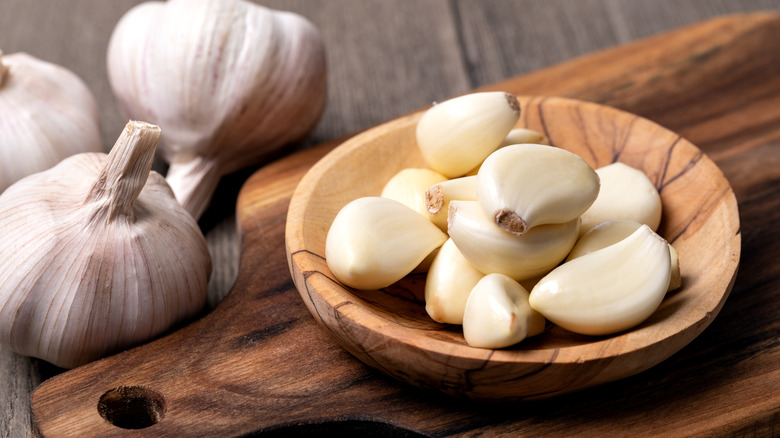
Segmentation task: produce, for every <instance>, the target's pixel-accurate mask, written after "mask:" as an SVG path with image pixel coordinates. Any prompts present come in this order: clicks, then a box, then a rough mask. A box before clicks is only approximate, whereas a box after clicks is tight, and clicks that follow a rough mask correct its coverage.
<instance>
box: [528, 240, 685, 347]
mask: <svg viewBox="0 0 780 438" xmlns="http://www.w3.org/2000/svg"><path fill="white" fill-rule="evenodd" d="M670 266H671V263H670V260H669V246H668V244H667V242H666V241H665V240H664V239H663V238H661V237H660V236H658V235H657V234H655V233H654V232H653V231H652V230H651V229H650V227H648V226H647V225H642V226H641V227H640V228H639V229H638V230H636V231H635V232H634V233H633V234H631V235H630V236H629V237H627V238H625V239H623V240H621V241H620V242H618V243H615V244H613V245H610V246H608V247H606V248H603V249H601V250H598V251H594V252H591V253H589V254H587V255H584V256H581V257H579V258H576V259H574V260H571V261H569V262H566V263H564V264H562V265H561V266H559V267H557V268H555V269H554V270H553V271H552V272H550V273H549V274H547V275H546V276H545V277H544V278H542V279H541V280H540V281H539V283H537V284H536V286H534V288H533V290H531V296H530V298H529V302H530V304H531V307H532V308H533V309H535V310H536V311H538V312H540V313H541V314H542V315H544V316H545V317H546V318H547V319H549V320H550V321H552V322H553V323H554V324H556V325H558V326H560V327H562V328H564V329H566V330H569V331H572V332H575V333H580V334H584V335H596V336H599V335H608V334H613V333H617V332H621V331H624V330H628V329H630V328H632V327H634V326H636V325H638V324H640V323H641V322H643V321H644V320H646V319H647V318H648V317H649V316H650V315H652V314H653V312H655V311H656V309H657V308H658V306H659V305H660V304H661V301H662V300H663V298H664V296H665V294H666V290H667V287H668V286H669V278H670V274H671V267H670Z"/></svg>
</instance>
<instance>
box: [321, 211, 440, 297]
mask: <svg viewBox="0 0 780 438" xmlns="http://www.w3.org/2000/svg"><path fill="white" fill-rule="evenodd" d="M446 240H447V235H446V234H445V233H444V232H442V231H441V230H439V228H438V227H436V225H434V224H433V223H432V222H431V221H429V220H428V219H427V218H426V217H424V216H423V215H421V214H419V213H417V212H416V211H414V210H412V209H411V208H409V207H407V206H406V205H404V204H401V203H400V202H398V201H396V200H393V199H389V198H382V197H373V196H369V197H364V198H358V199H356V200H354V201H352V202H350V203H349V204H347V205H345V206H344V207H343V208H342V209H341V210H339V212H338V214H337V215H336V217H335V218H334V219H333V223H332V224H331V226H330V229H329V230H328V235H327V237H326V239H325V259H326V261H327V263H328V268H330V270H331V272H333V274H334V275H335V276H336V278H337V279H338V280H339V281H341V282H342V283H344V284H345V285H347V286H350V287H354V288H356V289H380V288H383V287H387V286H389V285H391V284H393V283H395V282H396V281H398V280H400V279H402V278H403V277H405V276H406V275H407V274H409V273H410V272H412V270H414V269H415V267H417V266H418V265H419V264H420V263H422V262H423V261H424V260H425V259H426V258H427V257H428V256H429V255H430V254H431V252H433V251H435V250H436V249H438V248H439V247H440V246H441V245H442V244H443V243H444V242H445V241H446Z"/></svg>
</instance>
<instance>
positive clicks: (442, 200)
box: [425, 176, 477, 231]
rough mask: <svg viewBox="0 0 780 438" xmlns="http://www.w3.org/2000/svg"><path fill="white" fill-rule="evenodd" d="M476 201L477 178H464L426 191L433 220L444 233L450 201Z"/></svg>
mask: <svg viewBox="0 0 780 438" xmlns="http://www.w3.org/2000/svg"><path fill="white" fill-rule="evenodd" d="M452 200H459V201H476V200H477V177H476V176H464V177H460V178H454V179H449V180H447V181H443V182H440V183H438V184H434V185H432V186H430V187H429V188H428V190H426V191H425V204H426V208H427V210H428V213H430V214H431V220H432V221H433V223H434V224H436V226H437V227H439V228H440V229H441V230H442V231H447V214H448V211H449V205H450V201H452Z"/></svg>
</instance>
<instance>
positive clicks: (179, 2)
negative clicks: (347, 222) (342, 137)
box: [107, 0, 327, 219]
mask: <svg viewBox="0 0 780 438" xmlns="http://www.w3.org/2000/svg"><path fill="white" fill-rule="evenodd" d="M107 63H108V65H107V67H108V76H109V80H110V84H111V88H112V90H113V91H114V94H115V95H116V97H117V100H118V102H119V104H120V108H121V110H122V112H123V113H124V114H125V116H126V117H129V118H135V119H142V120H148V121H150V122H154V123H156V124H158V125H160V126H163V127H164V128H165V133H164V135H163V137H162V138H161V143H160V147H159V154H160V156H161V157H162V158H163V159H164V160H165V161H166V162H168V163H169V164H170V167H169V170H168V174H167V175H166V177H167V179H168V182H169V184H170V186H171V188H172V189H173V191H174V193H175V194H176V198H177V199H178V200H179V201H180V202H181V203H182V205H184V206H185V208H187V210H188V211H190V212H191V213H192V215H193V217H195V218H196V219H197V218H199V217H200V216H201V214H202V212H203V210H204V209H205V208H206V207H207V206H208V203H209V201H210V199H211V197H212V195H213V192H214V190H215V188H216V187H217V184H218V182H219V180H220V177H222V176H223V175H227V174H229V173H232V172H235V171H237V170H240V169H244V168H248V167H250V166H253V165H257V164H260V163H262V162H263V161H264V160H268V159H269V158H271V157H272V156H273V154H275V153H276V152H277V151H278V150H279V149H280V148H281V147H283V146H284V145H287V144H291V143H293V142H296V141H298V140H300V139H302V138H303V137H304V136H305V135H307V134H308V133H309V132H311V131H312V130H313V129H314V127H315V125H316V124H317V122H318V121H319V119H320V117H321V115H322V113H323V110H324V107H325V102H326V98H327V96H326V87H327V74H326V56H325V47H324V43H323V40H322V38H321V36H320V34H319V32H318V31H317V29H316V28H315V27H314V25H313V24H312V23H311V22H310V21H308V20H307V19H305V18H304V17H302V16H300V15H297V14H294V13H290V12H282V11H276V10H272V9H269V8H266V7H263V6H260V5H257V4H255V3H253V2H249V1H243V0H169V1H166V2H156V1H155V2H145V3H141V4H139V5H137V6H135V7H133V8H132V9H130V10H129V11H128V12H127V13H126V14H125V15H124V16H123V17H122V18H121V19H120V21H119V22H118V23H117V25H116V28H115V29H114V31H113V33H112V35H111V40H110V41H109V46H108V53H107Z"/></svg>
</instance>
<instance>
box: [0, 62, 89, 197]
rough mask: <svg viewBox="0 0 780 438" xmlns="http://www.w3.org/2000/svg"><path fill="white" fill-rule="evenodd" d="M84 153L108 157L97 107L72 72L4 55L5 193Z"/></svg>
mask: <svg viewBox="0 0 780 438" xmlns="http://www.w3.org/2000/svg"><path fill="white" fill-rule="evenodd" d="M82 152H103V144H102V141H101V139H100V129H99V121H98V110H97V103H96V102H95V98H94V97H93V95H92V93H91V92H90V91H89V89H88V88H87V86H86V85H85V84H84V82H83V81H82V80H81V79H79V77H78V76H76V75H75V74H73V73H72V72H71V71H69V70H67V69H65V68H63V67H60V66H58V65H55V64H52V63H49V62H45V61H42V60H40V59H37V58H35V57H33V56H30V55H28V54H26V53H13V54H10V55H5V56H3V53H2V52H0V193H2V192H3V190H5V189H6V188H7V187H8V186H10V185H11V184H13V183H15V182H16V181H18V180H20V179H22V178H23V177H25V176H27V175H32V174H33V173H37V172H41V171H44V170H46V169H49V168H50V167H52V166H54V165H55V164H57V163H59V162H60V161H61V160H62V159H64V158H66V157H69V156H71V155H74V154H77V153H82Z"/></svg>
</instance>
